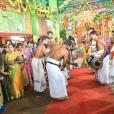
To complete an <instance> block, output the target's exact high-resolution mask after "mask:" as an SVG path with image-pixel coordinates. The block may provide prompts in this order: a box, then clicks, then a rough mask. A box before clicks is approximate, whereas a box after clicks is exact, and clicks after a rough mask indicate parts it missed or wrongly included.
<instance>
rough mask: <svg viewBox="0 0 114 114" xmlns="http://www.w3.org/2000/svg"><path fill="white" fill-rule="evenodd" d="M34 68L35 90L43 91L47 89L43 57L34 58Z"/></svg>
mask: <svg viewBox="0 0 114 114" xmlns="http://www.w3.org/2000/svg"><path fill="white" fill-rule="evenodd" d="M32 68H33V77H34V90H35V91H37V92H43V91H45V89H46V79H45V72H44V68H43V64H42V58H40V59H39V58H35V57H34V58H32Z"/></svg>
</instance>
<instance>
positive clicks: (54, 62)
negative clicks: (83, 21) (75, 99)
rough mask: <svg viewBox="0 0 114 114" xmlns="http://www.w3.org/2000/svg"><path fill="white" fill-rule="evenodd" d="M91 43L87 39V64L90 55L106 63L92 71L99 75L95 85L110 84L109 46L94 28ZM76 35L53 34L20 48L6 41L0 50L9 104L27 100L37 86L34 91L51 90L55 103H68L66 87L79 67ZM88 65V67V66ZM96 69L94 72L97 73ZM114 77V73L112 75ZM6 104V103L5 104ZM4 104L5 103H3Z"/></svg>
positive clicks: (1, 79) (3, 91)
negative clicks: (60, 101)
mask: <svg viewBox="0 0 114 114" xmlns="http://www.w3.org/2000/svg"><path fill="white" fill-rule="evenodd" d="M88 32H89V35H90V39H85V37H84V38H83V40H82V41H83V42H82V43H83V46H84V61H83V63H87V61H86V59H87V56H89V55H95V54H97V55H100V58H99V60H100V61H102V62H103V66H102V68H101V69H99V70H96V69H94V68H92V67H91V66H89V67H90V69H91V70H92V71H93V72H94V74H95V81H99V82H100V83H101V84H108V83H109V78H108V69H109V68H108V64H109V54H110V53H108V46H107V44H106V43H105V41H104V39H103V38H101V37H100V36H99V35H98V33H97V32H96V31H95V29H94V28H89V29H88ZM76 37H77V36H76V34H75V35H73V36H72V37H71V36H69V38H68V39H67V40H65V41H64V40H63V39H61V40H60V42H58V39H57V38H55V39H54V38H53V32H52V31H48V32H47V35H46V36H42V37H41V38H39V39H38V43H33V44H32V46H31V42H27V41H24V42H23V43H18V44H16V45H14V44H12V42H11V41H6V44H5V45H4V47H2V48H1V50H0V83H1V84H0V88H2V89H0V92H1V97H2V94H3V100H4V102H5V103H7V102H9V101H11V100H14V99H18V98H20V97H22V96H24V91H25V90H27V89H28V88H29V87H30V86H31V84H32V83H33V84H34V91H37V92H44V91H45V90H46V89H47V88H48V86H49V91H50V96H51V98H52V99H57V100H68V99H69V96H68V94H67V89H66V86H67V85H68V81H67V79H69V78H70V68H71V67H70V66H75V67H77V66H78V64H77V63H76V62H75V60H76V59H77V55H76V53H75V52H74V51H75V50H76V49H77V48H78V45H77V38H76ZM110 52H111V54H112V56H111V57H112V60H113V62H112V71H114V41H112V48H111V50H110ZM87 64H88V63H87ZM93 69H94V70H93ZM112 75H114V72H112ZM3 100H2V102H3ZM1 104H2V103H1Z"/></svg>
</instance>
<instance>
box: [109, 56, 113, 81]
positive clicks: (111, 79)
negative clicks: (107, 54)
mask: <svg viewBox="0 0 114 114" xmlns="http://www.w3.org/2000/svg"><path fill="white" fill-rule="evenodd" d="M111 63H112V67H111V69H110V83H113V82H114V58H113V59H112V62H111Z"/></svg>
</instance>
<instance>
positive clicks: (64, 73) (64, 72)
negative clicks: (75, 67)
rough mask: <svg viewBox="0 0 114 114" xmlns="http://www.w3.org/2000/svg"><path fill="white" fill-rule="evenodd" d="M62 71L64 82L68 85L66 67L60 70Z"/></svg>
mask: <svg viewBox="0 0 114 114" xmlns="http://www.w3.org/2000/svg"><path fill="white" fill-rule="evenodd" d="M62 73H63V76H64V79H65V84H66V86H67V85H68V81H67V79H68V72H67V69H66V68H64V70H62Z"/></svg>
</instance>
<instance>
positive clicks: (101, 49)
mask: <svg viewBox="0 0 114 114" xmlns="http://www.w3.org/2000/svg"><path fill="white" fill-rule="evenodd" d="M90 37H91V38H92V40H94V41H96V47H97V54H98V55H99V56H100V58H99V60H100V61H103V66H102V68H101V69H99V70H96V73H95V81H99V82H100V83H101V84H108V83H109V78H108V70H109V66H108V65H109V54H110V53H109V51H108V46H107V44H106V43H105V41H104V39H103V38H101V37H100V36H99V35H98V34H97V32H96V31H92V32H91V33H90Z"/></svg>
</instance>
